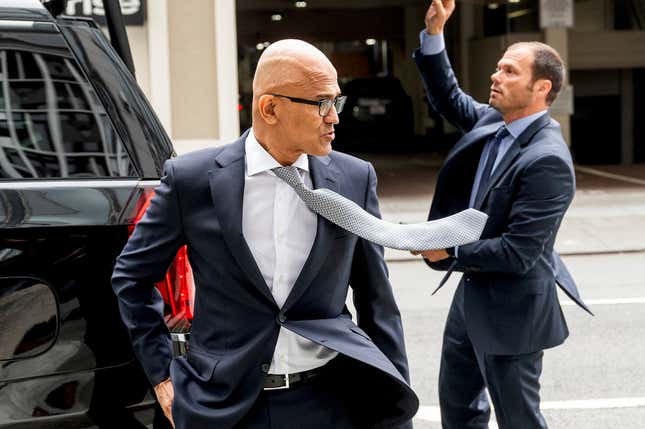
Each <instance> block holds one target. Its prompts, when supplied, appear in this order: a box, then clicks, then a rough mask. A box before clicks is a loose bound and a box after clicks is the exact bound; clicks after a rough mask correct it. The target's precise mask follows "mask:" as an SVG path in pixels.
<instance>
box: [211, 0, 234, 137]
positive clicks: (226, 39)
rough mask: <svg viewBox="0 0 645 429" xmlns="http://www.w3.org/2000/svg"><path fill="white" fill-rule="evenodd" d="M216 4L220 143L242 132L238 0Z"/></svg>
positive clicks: (224, 0) (223, 0) (222, 1)
mask: <svg viewBox="0 0 645 429" xmlns="http://www.w3.org/2000/svg"><path fill="white" fill-rule="evenodd" d="M214 3H215V17H214V20H215V54H216V55H215V61H216V82H217V100H216V101H217V104H218V106H217V122H218V124H219V135H218V140H219V143H220V144H221V143H227V142H230V141H232V140H234V139H236V138H237V137H239V135H240V114H239V111H238V109H237V106H238V104H239V92H238V91H239V85H238V78H237V73H238V72H237V29H236V16H235V15H236V13H235V0H217V1H215V2H214Z"/></svg>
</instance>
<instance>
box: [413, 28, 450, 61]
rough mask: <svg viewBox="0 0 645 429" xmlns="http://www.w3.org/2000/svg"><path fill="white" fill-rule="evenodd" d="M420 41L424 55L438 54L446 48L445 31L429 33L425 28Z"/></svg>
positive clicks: (420, 34) (420, 35)
mask: <svg viewBox="0 0 645 429" xmlns="http://www.w3.org/2000/svg"><path fill="white" fill-rule="evenodd" d="M419 42H420V43H421V53H422V54H423V55H437V54H438V53H440V52H441V51H443V50H444V49H446V43H445V41H444V39H443V33H441V34H428V33H427V32H426V31H425V30H421V33H419Z"/></svg>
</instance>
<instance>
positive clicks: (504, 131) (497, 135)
mask: <svg viewBox="0 0 645 429" xmlns="http://www.w3.org/2000/svg"><path fill="white" fill-rule="evenodd" d="M510 134H511V133H509V132H508V128H506V125H502V126H501V127H499V130H497V132H496V133H495V140H496V141H497V142H500V141H502V140H503V139H504V137H506V136H509V135H510Z"/></svg>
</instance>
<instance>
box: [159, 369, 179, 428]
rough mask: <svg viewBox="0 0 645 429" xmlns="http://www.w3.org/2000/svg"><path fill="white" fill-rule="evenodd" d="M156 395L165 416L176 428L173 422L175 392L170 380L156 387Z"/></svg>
mask: <svg viewBox="0 0 645 429" xmlns="http://www.w3.org/2000/svg"><path fill="white" fill-rule="evenodd" d="M155 395H157V401H159V405H161V409H162V410H163V413H164V415H165V416H166V418H167V419H168V420H169V421H170V424H172V427H173V428H174V427H175V422H174V421H173V420H172V401H173V399H174V397H175V390H174V389H173V387H172V382H171V381H170V379H169V378H168V379H166V380H164V381H162V382H161V383H159V384H157V385H156V386H155Z"/></svg>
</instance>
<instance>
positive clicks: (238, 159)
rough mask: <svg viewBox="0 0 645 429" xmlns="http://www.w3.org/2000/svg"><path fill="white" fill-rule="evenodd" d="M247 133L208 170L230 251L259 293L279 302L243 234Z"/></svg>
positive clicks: (216, 211) (211, 188)
mask: <svg viewBox="0 0 645 429" xmlns="http://www.w3.org/2000/svg"><path fill="white" fill-rule="evenodd" d="M246 135H247V134H246V133H245V134H244V135H243V136H242V137H241V138H240V139H239V140H238V141H237V142H235V143H233V144H232V145H230V146H228V147H227V148H226V149H224V150H223V151H222V152H221V153H220V154H219V155H218V156H217V158H216V160H215V162H216V165H215V166H214V168H213V169H212V170H210V171H209V172H208V174H209V184H210V190H211V196H212V198H213V204H214V208H215V213H216V214H217V218H218V219H219V222H220V226H221V230H222V235H223V236H224V241H225V242H226V244H227V245H228V247H229V249H230V251H231V254H232V255H233V257H234V258H235V260H236V261H237V263H238V264H239V265H240V267H241V268H242V271H244V273H245V274H246V275H247V277H248V278H249V279H250V280H251V282H252V283H253V284H254V285H255V287H257V289H258V290H259V291H260V293H261V294H262V295H264V296H265V297H266V298H267V299H268V300H269V301H270V302H271V303H273V304H274V305H277V304H275V300H274V299H273V295H271V291H270V290H269V288H268V287H267V284H266V282H265V281H264V277H262V273H261V272H260V269H259V268H258V266H257V263H256V262H255V259H253V254H252V253H251V249H249V246H248V244H247V243H246V240H245V239H244V235H243V234H242V203H243V200H244V176H245V162H244V141H245V139H246Z"/></svg>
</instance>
